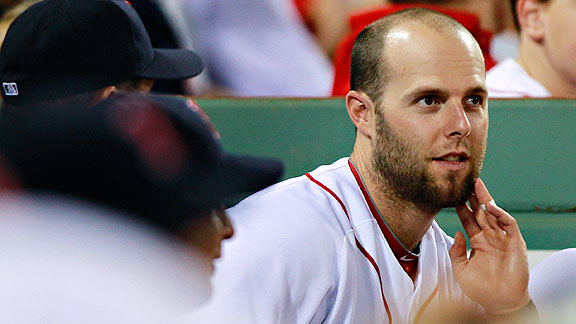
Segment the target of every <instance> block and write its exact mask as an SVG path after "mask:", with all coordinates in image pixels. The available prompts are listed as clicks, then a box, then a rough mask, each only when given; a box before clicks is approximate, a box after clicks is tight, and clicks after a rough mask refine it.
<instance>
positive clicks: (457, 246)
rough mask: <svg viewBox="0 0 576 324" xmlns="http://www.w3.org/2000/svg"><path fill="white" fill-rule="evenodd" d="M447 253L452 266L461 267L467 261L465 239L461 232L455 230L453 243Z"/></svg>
mask: <svg viewBox="0 0 576 324" xmlns="http://www.w3.org/2000/svg"><path fill="white" fill-rule="evenodd" d="M448 253H449V255H450V261H451V263H452V268H454V269H456V268H461V267H463V266H465V265H466V263H468V256H467V255H466V239H465V238H464V234H462V232H460V231H458V232H456V235H454V244H453V245H452V248H450V251H449V252H448Z"/></svg>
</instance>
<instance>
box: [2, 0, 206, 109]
mask: <svg viewBox="0 0 576 324" xmlns="http://www.w3.org/2000/svg"><path fill="white" fill-rule="evenodd" d="M203 69H204V65H203V63H202V61H201V59H200V57H199V56H198V55H197V54H196V53H194V52H193V51H190V50H185V49H155V48H153V47H152V44H151V42H150V38H149V36H148V33H147V32H146V29H145V27H144V25H143V23H142V20H141V19H140V17H139V16H138V14H137V13H136V11H135V10H134V9H133V8H132V6H131V5H130V3H129V2H128V1H123V0H43V1H40V2H39V3H36V4H34V5H33V6H31V7H30V8H28V9H27V10H26V11H24V12H23V13H22V14H21V15H20V16H18V17H17V18H16V19H15V20H14V22H13V23H12V24H11V25H10V28H9V29H8V32H7V34H6V38H5V40H4V43H3V44H2V49H1V50H0V82H1V83H2V97H3V99H4V102H5V103H6V104H9V105H22V104H34V103H38V102H42V101H47V100H54V99H58V98H64V97H68V96H72V95H76V94H80V93H85V92H89V91H93V90H97V89H101V88H104V87H106V86H110V85H114V84H118V83H121V82H124V81H127V80H131V79H135V78H143V79H151V80H180V79H186V78H190V77H193V76H196V75H198V74H199V73H200V72H202V70H203Z"/></svg>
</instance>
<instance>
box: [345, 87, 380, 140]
mask: <svg viewBox="0 0 576 324" xmlns="http://www.w3.org/2000/svg"><path fill="white" fill-rule="evenodd" d="M374 109H375V105H374V102H373V101H372V99H370V97H368V95H367V94H365V93H364V92H361V91H355V90H351V91H349V92H348V94H346V110H348V116H350V119H351V120H352V123H353V124H354V126H356V129H357V131H358V132H359V133H360V134H362V135H364V136H366V137H368V138H373V137H374V135H375V134H374V129H375V128H374V118H375V114H374Z"/></svg>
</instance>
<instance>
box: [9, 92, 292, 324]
mask: <svg viewBox="0 0 576 324" xmlns="http://www.w3.org/2000/svg"><path fill="white" fill-rule="evenodd" d="M217 137H218V134H217V132H215V130H214V129H213V127H212V126H211V125H210V124H209V123H208V121H207V120H206V117H205V115H203V114H202V113H201V112H200V109H199V107H197V106H195V104H194V103H193V102H192V101H190V100H184V99H181V98H169V97H149V96H145V95H141V94H132V95H117V96H114V97H113V98H110V99H107V100H105V101H103V102H101V103H100V104H98V105H96V106H94V107H64V108H61V109H58V110H57V109H45V110H42V111H23V112H22V113H21V114H17V115H14V116H13V118H11V119H10V121H9V122H6V121H5V120H2V123H1V124H0V154H1V156H2V157H3V158H4V166H5V168H4V169H5V170H9V173H10V174H11V175H15V176H16V178H17V179H18V182H17V183H18V186H17V187H19V188H20V192H25V193H38V194H42V195H46V194H49V195H55V197H60V198H58V199H62V200H63V202H62V204H60V203H59V200H57V201H56V203H54V202H53V201H52V200H47V199H44V198H40V199H36V200H30V202H28V201H27V200H26V199H20V198H16V199H13V200H10V201H8V202H6V204H7V206H8V207H9V208H3V209H2V212H1V213H2V215H4V216H3V217H0V233H2V238H1V240H0V241H1V242H2V246H5V247H6V246H11V247H13V248H11V249H9V251H8V250H4V251H1V252H0V253H2V255H3V256H4V257H6V258H3V260H10V261H14V262H11V265H10V266H7V267H3V269H2V271H4V272H0V273H2V274H3V275H2V276H1V277H2V280H3V281H0V283H1V284H0V291H1V292H0V300H2V301H4V300H7V299H10V298H12V299H11V300H10V302H7V303H2V305H3V306H2V307H7V308H6V309H4V310H3V311H0V313H2V314H1V315H0V320H1V319H3V318H6V317H7V318H8V319H13V318H17V319H19V320H18V321H13V322H17V323H22V322H25V323H78V322H82V323H143V322H144V323H164V321H158V320H157V319H158V317H155V315H158V316H165V315H166V316H168V315H169V316H176V315H179V314H181V313H183V312H184V311H188V310H190V309H192V308H194V307H195V306H196V305H198V304H199V303H201V302H203V301H204V300H205V299H206V298H207V297H208V294H209V293H210V284H209V277H210V275H211V273H212V271H213V264H212V262H213V261H214V260H215V259H216V258H219V257H220V244H221V241H222V240H224V239H227V238H230V237H231V236H232V235H233V233H234V229H233V227H232V225H231V224H230V222H229V220H228V217H227V215H226V213H225V211H224V209H223V208H224V206H223V200H224V199H226V198H229V197H232V196H234V195H235V194H239V193H241V192H250V191H256V190H259V189H262V188H265V187H266V186H268V185H270V184H272V183H274V182H275V181H277V180H278V179H279V177H280V176H281V173H282V165H281V164H280V162H279V161H277V160H273V159H265V158H255V157H248V156H239V155H233V154H229V153H227V152H225V151H223V149H222V147H221V145H220V143H219V141H218V139H217ZM7 192H14V191H4V193H5V195H6V194H7ZM42 197H43V196H42ZM70 201H72V202H73V204H72V207H71V208H69V207H68V205H70V203H69V202H70ZM76 202H77V203H78V204H79V206H74V204H75V203H76ZM1 204H2V203H0V205H1ZM11 207H13V208H11ZM21 214H24V215H27V216H22V217H24V218H22V217H21V216H19V215H21ZM15 217H17V218H18V219H16V220H14V219H13V218H15ZM27 217H28V218H27ZM26 238H31V240H30V241H28V240H27V239H26ZM171 246H175V247H174V248H172V247H171ZM36 247H38V248H36ZM27 251H29V252H30V253H28V252H27ZM17 260H20V261H18V262H16V261H17ZM19 273H20V274H21V275H19ZM188 274H192V277H190V278H187V275H188ZM157 280H159V281H157ZM178 280H182V282H181V283H180V284H179V283H178ZM115 289H117V291H115ZM10 305H16V306H17V307H15V308H13V309H11V308H10V307H11V306H10ZM91 315H95V317H94V318H89V319H87V318H86V317H90V316H91ZM148 315H150V317H147V316H148ZM2 316H5V317H2ZM11 316H14V317H11ZM117 316H120V317H119V319H118V317H117ZM123 316H127V317H123ZM115 319H118V320H115ZM121 319H124V320H126V321H124V322H123V321H122V320H121ZM2 322H3V323H10V321H2Z"/></svg>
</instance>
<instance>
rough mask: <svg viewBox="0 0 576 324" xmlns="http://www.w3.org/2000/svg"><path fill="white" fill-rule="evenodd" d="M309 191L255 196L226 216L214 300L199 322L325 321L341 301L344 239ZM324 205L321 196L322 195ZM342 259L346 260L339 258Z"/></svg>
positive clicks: (198, 314) (198, 316) (199, 313)
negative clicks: (228, 227)
mask: <svg viewBox="0 0 576 324" xmlns="http://www.w3.org/2000/svg"><path fill="white" fill-rule="evenodd" d="M318 194H319V193H318V191H317V190H316V189H315V188H314V189H313V190H312V192H306V190H302V191H294V190H292V191H290V190H288V191H282V190H280V191H279V192H278V191H276V192H272V193H267V194H263V195H258V194H257V195H256V197H254V196H253V197H251V198H248V199H247V200H245V201H244V202H242V203H240V204H239V205H238V206H236V207H234V208H232V209H230V210H228V212H229V215H230V217H231V220H232V222H233V224H234V227H235V236H234V238H232V239H231V240H229V242H226V243H224V246H223V253H222V259H221V261H219V262H218V263H217V264H216V271H215V274H214V276H213V280H212V284H213V289H214V290H213V295H212V298H211V300H210V301H209V302H208V304H207V305H206V306H205V307H204V308H202V309H200V310H199V311H197V312H195V316H196V317H195V319H196V321H193V322H194V323H196V322H198V323H200V322H202V323H237V324H258V323H261V324H269V323H290V324H298V323H322V322H323V321H324V320H325V319H326V317H327V316H328V312H329V310H330V308H331V307H332V306H331V305H333V304H334V303H335V302H337V301H336V299H337V298H336V293H337V291H338V290H339V287H338V286H339V285H341V283H340V282H339V280H338V276H339V272H340V271H341V269H340V267H341V264H340V262H339V260H340V259H341V258H340V257H339V253H340V252H341V250H342V245H343V242H344V235H343V234H342V233H341V230H339V228H338V224H337V223H334V222H330V221H328V220H327V218H329V217H330V211H329V210H330V206H325V205H322V204H318V203H312V201H314V200H315V199H316V197H315V195H318ZM319 198H320V199H324V198H323V197H319ZM340 261H341V260H340Z"/></svg>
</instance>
